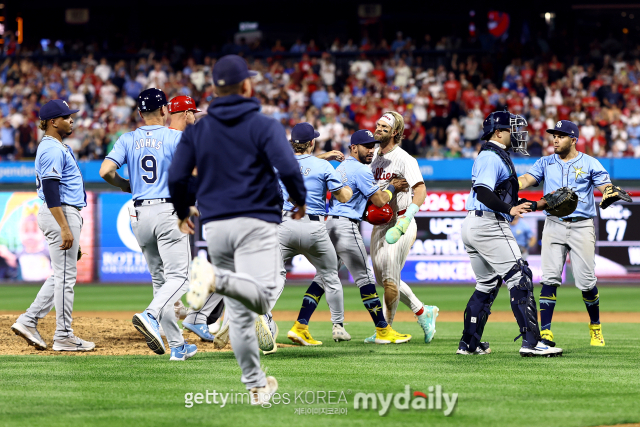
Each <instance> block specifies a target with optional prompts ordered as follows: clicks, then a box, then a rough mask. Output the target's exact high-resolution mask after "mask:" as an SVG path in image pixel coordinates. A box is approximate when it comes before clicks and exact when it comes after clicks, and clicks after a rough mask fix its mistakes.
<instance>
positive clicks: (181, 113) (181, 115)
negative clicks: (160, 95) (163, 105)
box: [169, 95, 202, 131]
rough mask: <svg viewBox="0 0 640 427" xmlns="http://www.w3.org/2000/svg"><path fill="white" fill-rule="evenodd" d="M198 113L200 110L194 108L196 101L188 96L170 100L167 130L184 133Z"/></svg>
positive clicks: (194, 120)
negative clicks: (169, 119)
mask: <svg viewBox="0 0 640 427" xmlns="http://www.w3.org/2000/svg"><path fill="white" fill-rule="evenodd" d="M200 112H202V110H198V108H196V101H194V99H193V98H192V97H190V96H187V95H180V96H176V97H174V98H171V101H170V102H169V114H170V115H171V116H170V117H171V121H170V122H169V124H170V126H169V128H170V129H175V130H179V131H184V130H185V129H186V128H187V126H188V125H192V124H194V123H195V122H196V113H200Z"/></svg>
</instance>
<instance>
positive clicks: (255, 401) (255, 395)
mask: <svg viewBox="0 0 640 427" xmlns="http://www.w3.org/2000/svg"><path fill="white" fill-rule="evenodd" d="M277 390H278V381H277V380H276V379H275V378H274V377H267V385H266V386H264V387H253V388H252V389H251V390H250V391H249V395H250V396H251V404H252V405H264V404H265V403H269V400H271V396H273V394H274V393H275V392H276V391H277Z"/></svg>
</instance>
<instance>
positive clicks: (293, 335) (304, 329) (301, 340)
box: [287, 321, 322, 346]
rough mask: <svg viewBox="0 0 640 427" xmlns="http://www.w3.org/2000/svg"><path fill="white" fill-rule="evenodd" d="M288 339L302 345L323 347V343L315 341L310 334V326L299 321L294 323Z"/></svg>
mask: <svg viewBox="0 0 640 427" xmlns="http://www.w3.org/2000/svg"><path fill="white" fill-rule="evenodd" d="M287 338H289V339H290V340H291V341H293V342H294V343H296V344H300V345H311V346H315V345H322V341H317V340H314V339H313V337H312V336H311V334H310V333H309V325H303V324H302V323H300V322H298V321H296V323H294V325H293V328H291V330H290V331H289V332H288V333H287Z"/></svg>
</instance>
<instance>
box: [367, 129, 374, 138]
mask: <svg viewBox="0 0 640 427" xmlns="http://www.w3.org/2000/svg"><path fill="white" fill-rule="evenodd" d="M367 135H369V137H370V138H373V134H372V133H371V131H370V130H368V131H367Z"/></svg>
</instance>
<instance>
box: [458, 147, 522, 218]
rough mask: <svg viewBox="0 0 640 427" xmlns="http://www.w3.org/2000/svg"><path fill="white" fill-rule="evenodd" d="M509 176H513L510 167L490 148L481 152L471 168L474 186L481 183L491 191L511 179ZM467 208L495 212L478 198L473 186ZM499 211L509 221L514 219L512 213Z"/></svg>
mask: <svg viewBox="0 0 640 427" xmlns="http://www.w3.org/2000/svg"><path fill="white" fill-rule="evenodd" d="M509 176H511V171H510V170H509V167H508V166H507V165H505V164H504V162H503V161H502V159H501V158H500V156H498V155H497V154H496V153H493V152H491V151H488V150H485V151H481V152H480V154H479V155H478V157H477V158H476V160H475V162H473V168H472V169H471V182H472V183H473V184H472V187H476V186H478V185H481V186H483V187H487V188H488V189H489V190H491V191H494V190H495V189H496V187H497V186H498V185H500V184H502V182H504V181H506V180H507V179H509ZM465 208H466V209H467V210H468V211H487V212H494V211H493V210H491V209H489V208H488V207H486V206H485V205H484V204H483V203H481V202H480V201H479V200H478V195H477V194H476V192H475V191H474V190H473V188H471V193H470V194H469V197H468V198H467V204H466V206H465ZM498 213H499V214H500V215H502V216H503V217H505V218H506V219H507V221H509V222H511V221H513V217H512V216H511V215H508V214H505V213H502V212H498Z"/></svg>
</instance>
